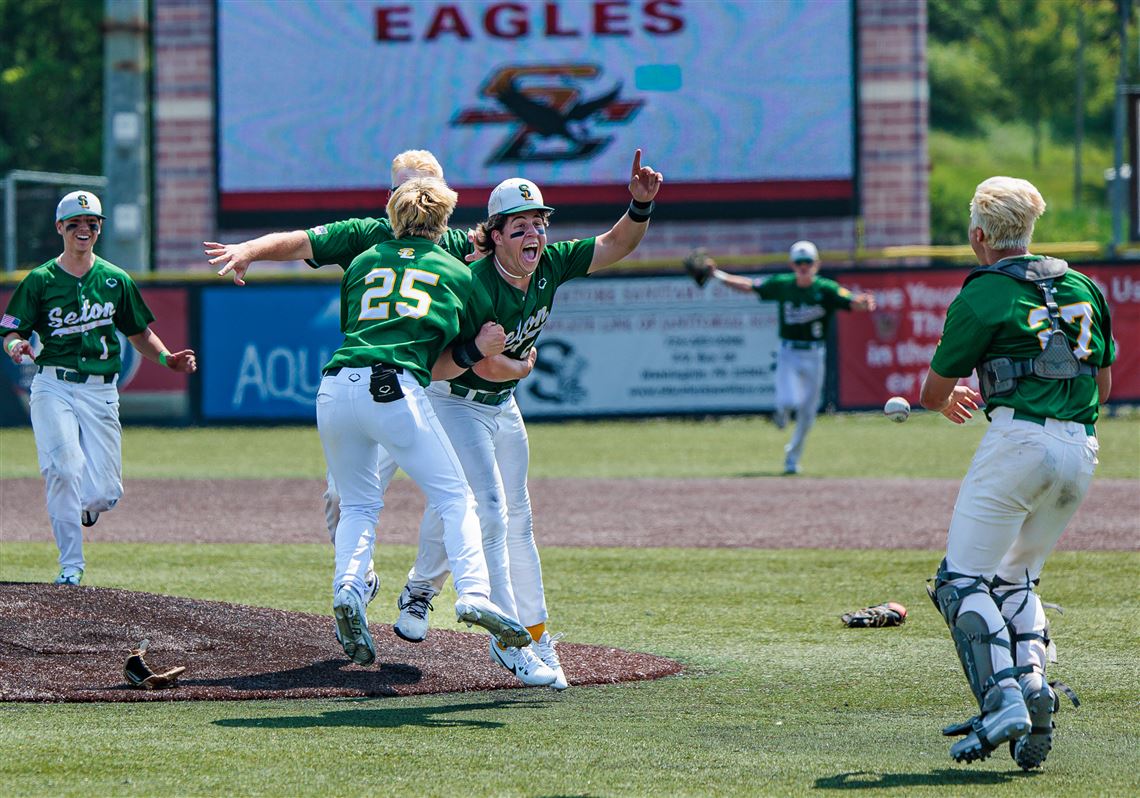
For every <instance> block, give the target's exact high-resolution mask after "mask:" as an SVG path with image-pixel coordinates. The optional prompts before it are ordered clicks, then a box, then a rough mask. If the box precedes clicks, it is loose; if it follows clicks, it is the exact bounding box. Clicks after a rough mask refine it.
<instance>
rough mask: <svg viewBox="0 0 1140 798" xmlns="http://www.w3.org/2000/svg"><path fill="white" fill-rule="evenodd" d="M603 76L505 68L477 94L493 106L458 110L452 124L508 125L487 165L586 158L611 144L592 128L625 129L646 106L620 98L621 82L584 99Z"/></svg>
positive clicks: (578, 68)
mask: <svg viewBox="0 0 1140 798" xmlns="http://www.w3.org/2000/svg"><path fill="white" fill-rule="evenodd" d="M601 71H602V70H601V68H600V67H598V66H595V65H592V64H562V65H546V66H539V65H534V66H526V67H504V68H502V69H499V70H497V71H496V72H494V73H492V75H491V76H490V77H489V78H488V79H487V81H486V83H485V84H484V85H483V87H482V88H481V89H480V90H479V94H480V96H481V97H483V98H485V99H487V100H489V101H491V102H492V103H493V104H492V105H490V106H480V107H475V108H468V109H465V110H461V111H459V112H458V113H457V114H456V115H455V116H454V117H453V118H452V120H451V124H452V126H454V127H458V126H460V125H488V124H507V125H512V128H511V130H510V133H509V134H508V136H507V139H506V140H505V141H504V142H503V143H502V144H501V145H500V146H499V147H498V149H497V150H496V151H495V152H493V153H492V154H491V155H490V156H489V157H488V158H487V161H486V165H487V166H490V165H493V164H501V163H508V162H511V163H520V162H521V163H528V162H552V161H573V160H583V159H588V158H590V157H592V156H593V155H595V154H596V153H599V152H600V151H602V150H604V149H605V147H606V146H608V145H609V144H610V143H611V142H612V141H613V137H612V136H601V135H596V134H595V131H594V126H595V125H613V124H626V123H628V122H629V121H630V120H632V119H633V118H634V116H636V115H637V112H638V111H639V110H640V109H641V107H642V106H643V105H644V102H643V101H642V100H622V99H620V97H621V91H622V84H621V83H620V82H619V83H618V84H617V85H615V86H613V87H611V88H609V89H606V90H603V91H602V92H601V93H600V94H591V95H588V94H587V91H586V87H585V86H584V85H583V82H584V81H586V80H593V79H596V78H597V77H598V76H599V75H600V74H601Z"/></svg>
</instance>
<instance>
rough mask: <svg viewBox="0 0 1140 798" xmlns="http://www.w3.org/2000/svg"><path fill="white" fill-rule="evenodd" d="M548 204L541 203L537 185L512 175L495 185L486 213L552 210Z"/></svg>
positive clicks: (491, 214) (540, 194) (492, 214)
mask: <svg viewBox="0 0 1140 798" xmlns="http://www.w3.org/2000/svg"><path fill="white" fill-rule="evenodd" d="M552 210H554V208H551V207H550V206H549V205H543V203H542V192H541V191H539V190H538V186H536V185H535V184H534V183H532V182H530V181H529V180H525V179H523V178H521V177H512V178H511V179H510V180H504V181H503V182H502V183H499V185H497V186H495V190H494V191H492V192H491V198H490V199H489V200H488V201H487V215H488V216H495V215H497V214H500V213H522V212H523V211H552Z"/></svg>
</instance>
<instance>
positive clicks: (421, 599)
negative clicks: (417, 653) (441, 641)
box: [392, 585, 435, 643]
mask: <svg viewBox="0 0 1140 798" xmlns="http://www.w3.org/2000/svg"><path fill="white" fill-rule="evenodd" d="M433 598H435V591H434V590H432V589H431V588H423V587H412V586H411V585H404V589H403V590H402V591H401V592H400V595H399V597H397V599H396V607H397V609H399V610H400V617H399V618H397V619H396V622H395V623H394V624H392V631H393V632H395V633H396V636H397V637H399V638H402V639H404V640H407V641H408V642H409V643H419V642H421V641H422V640H423V639H424V638H426V637H427V633H428V626H429V624H430V622H429V621H428V612H429V611H431V610H434V609H435V607H433V606H432V605H431V600H432V599H433Z"/></svg>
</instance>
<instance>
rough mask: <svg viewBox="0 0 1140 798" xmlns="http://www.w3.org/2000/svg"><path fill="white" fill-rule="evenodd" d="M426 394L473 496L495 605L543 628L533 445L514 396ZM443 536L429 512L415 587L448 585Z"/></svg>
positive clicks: (444, 389)
mask: <svg viewBox="0 0 1140 798" xmlns="http://www.w3.org/2000/svg"><path fill="white" fill-rule="evenodd" d="M427 392H428V395H429V396H430V398H431V401H432V405H433V406H434V407H435V410H436V415H437V416H438V417H439V421H440V424H441V425H442V426H443V429H444V430H445V431H446V432H447V436H448V438H450V439H451V442H452V444H453V445H454V446H455V449H456V451H457V452H458V454H459V461H460V462H461V463H462V465H463V472H464V474H465V475H466V476H467V480H468V482H469V483H470V484H471V486H472V489H473V490H474V491H475V506H476V509H477V511H478V515H479V524H480V526H481V527H482V531H483V551H484V554H485V556H486V558H487V565H488V567H489V568H491V569H493V570H491V572H490V578H491V600H492V601H494V602H495V603H496V604H498V605H499V606H500V607H502V608H503V609H504V610H506V611H508V612H511V611H514V612H515V615H516V617H517V618H518V619H519V620H520V621H521V622H522V623H523V625H524V626H527V627H530V626H535V625H537V624H540V623H544V622H545V621H546V620H547V612H546V594H545V591H544V590H543V587H542V564H541V561H540V559H539V554H538V546H537V545H536V543H535V540H534V520H533V519H534V517H533V514H532V512H531V506H530V492H529V491H528V490H527V484H526V474H527V469H528V468H529V466H530V445H529V443H528V439H527V434H526V425H525V424H524V423H523V418H522V414H521V413H519V408H518V404H517V403H516V402H515V399H514V395H513V394H510V393H509V392H508V397H507V399H506V400H505V401H503V402H502V403H501V404H497V405H492V404H482V403H479V402H475V401H472V400H470V399H466V398H462V397H460V396H457V395H454V394H452V392H451V390H450V384H449V383H447V382H433V383H432V384H431V385H430V386H429V387H428V390H427ZM442 530H443V524H442V522H441V519H440V517H439V514H438V513H436V512H434V511H430V510H429V511H428V512H425V513H424V519H423V523H422V525H421V527H420V541H421V543H420V550H419V553H418V555H417V557H416V562H415V565H414V566H413V567H412V570H411V571H410V572H409V573H408V584H409V585H411V586H413V587H419V588H421V589H423V588H430V589H431V590H432V591H433V592H434V593H438V592H439V590H440V588H442V586H443V583H444V581H445V580H446V579H447V562H446V560H445V559H444V558H443V557H441V556H440V555H441V547H440V546H439V545H438V542H439V541H440V540H441V533H442Z"/></svg>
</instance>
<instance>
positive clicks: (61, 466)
mask: <svg viewBox="0 0 1140 798" xmlns="http://www.w3.org/2000/svg"><path fill="white" fill-rule="evenodd" d="M31 416H32V432H33V434H34V435H35V439H36V453H37V454H38V455H39V463H40V473H41V474H43V477H44V486H45V490H46V494H47V512H48V518H49V519H50V520H51V531H52V534H53V535H54V536H55V543H56V546H58V547H59V565H60V567H61V568H69V567H71V568H84V567H85V566H86V561H85V560H84V558H83V527H82V526H81V524H80V516H81V515H82V513H83V511H84V510H91V511H93V512H106V511H107V510H110V509H111V508H113V507H114V506H115V505H116V504H117V503H118V501H119V499H120V498H122V495H123V455H122V437H123V428H122V426H121V425H120V424H119V391H118V388H116V383H115V382H114V381H112V382H109V383H104V382H103V380H102V378H100V377H94V378H91V381H90V382H66V381H64V380H61V379H59V377H58V376H57V369H56V367H54V366H45V367H44V368H43V371H42V372H40V373H39V374H37V375H36V376H35V377H34V378H33V379H32V388H31Z"/></svg>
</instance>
